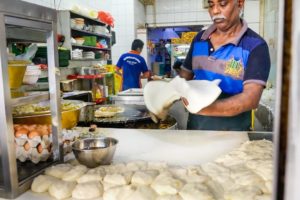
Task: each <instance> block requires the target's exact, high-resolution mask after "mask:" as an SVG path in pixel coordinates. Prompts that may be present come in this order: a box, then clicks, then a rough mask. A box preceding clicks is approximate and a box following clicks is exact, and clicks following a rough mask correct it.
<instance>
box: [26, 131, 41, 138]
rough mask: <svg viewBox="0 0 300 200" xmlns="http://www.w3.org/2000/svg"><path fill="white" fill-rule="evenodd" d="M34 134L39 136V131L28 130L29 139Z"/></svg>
mask: <svg viewBox="0 0 300 200" xmlns="http://www.w3.org/2000/svg"><path fill="white" fill-rule="evenodd" d="M36 136H40V134H39V132H37V131H30V132H29V133H28V138H29V139H32V138H34V137H36Z"/></svg>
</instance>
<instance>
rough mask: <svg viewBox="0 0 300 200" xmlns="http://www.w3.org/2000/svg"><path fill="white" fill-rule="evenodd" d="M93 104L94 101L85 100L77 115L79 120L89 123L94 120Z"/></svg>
mask: <svg viewBox="0 0 300 200" xmlns="http://www.w3.org/2000/svg"><path fill="white" fill-rule="evenodd" d="M95 105H96V103H94V102H86V103H85V107H84V108H82V109H81V112H80V115H79V121H80V122H85V123H89V122H92V121H94V112H95Z"/></svg>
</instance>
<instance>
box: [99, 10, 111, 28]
mask: <svg viewBox="0 0 300 200" xmlns="http://www.w3.org/2000/svg"><path fill="white" fill-rule="evenodd" d="M98 19H99V20H100V21H102V22H104V23H106V24H108V25H110V26H112V27H114V18H113V17H112V16H111V14H110V13H109V12H104V11H99V12H98Z"/></svg>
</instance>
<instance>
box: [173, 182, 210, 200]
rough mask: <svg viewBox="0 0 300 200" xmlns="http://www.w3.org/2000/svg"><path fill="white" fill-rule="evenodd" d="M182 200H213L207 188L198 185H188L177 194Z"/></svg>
mask: <svg viewBox="0 0 300 200" xmlns="http://www.w3.org/2000/svg"><path fill="white" fill-rule="evenodd" d="M179 195H180V196H181V197H182V199H183V200H199V199H201V200H214V196H213V195H212V193H211V192H210V191H209V189H208V188H207V186H205V185H203V184H198V183H188V184H186V185H185V186H184V187H183V188H182V190H181V191H180V192H179Z"/></svg>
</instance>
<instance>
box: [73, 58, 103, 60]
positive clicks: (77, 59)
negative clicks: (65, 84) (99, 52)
mask: <svg viewBox="0 0 300 200" xmlns="http://www.w3.org/2000/svg"><path fill="white" fill-rule="evenodd" d="M101 60H105V59H104V58H103V59H101V58H100V59H71V61H101Z"/></svg>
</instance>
